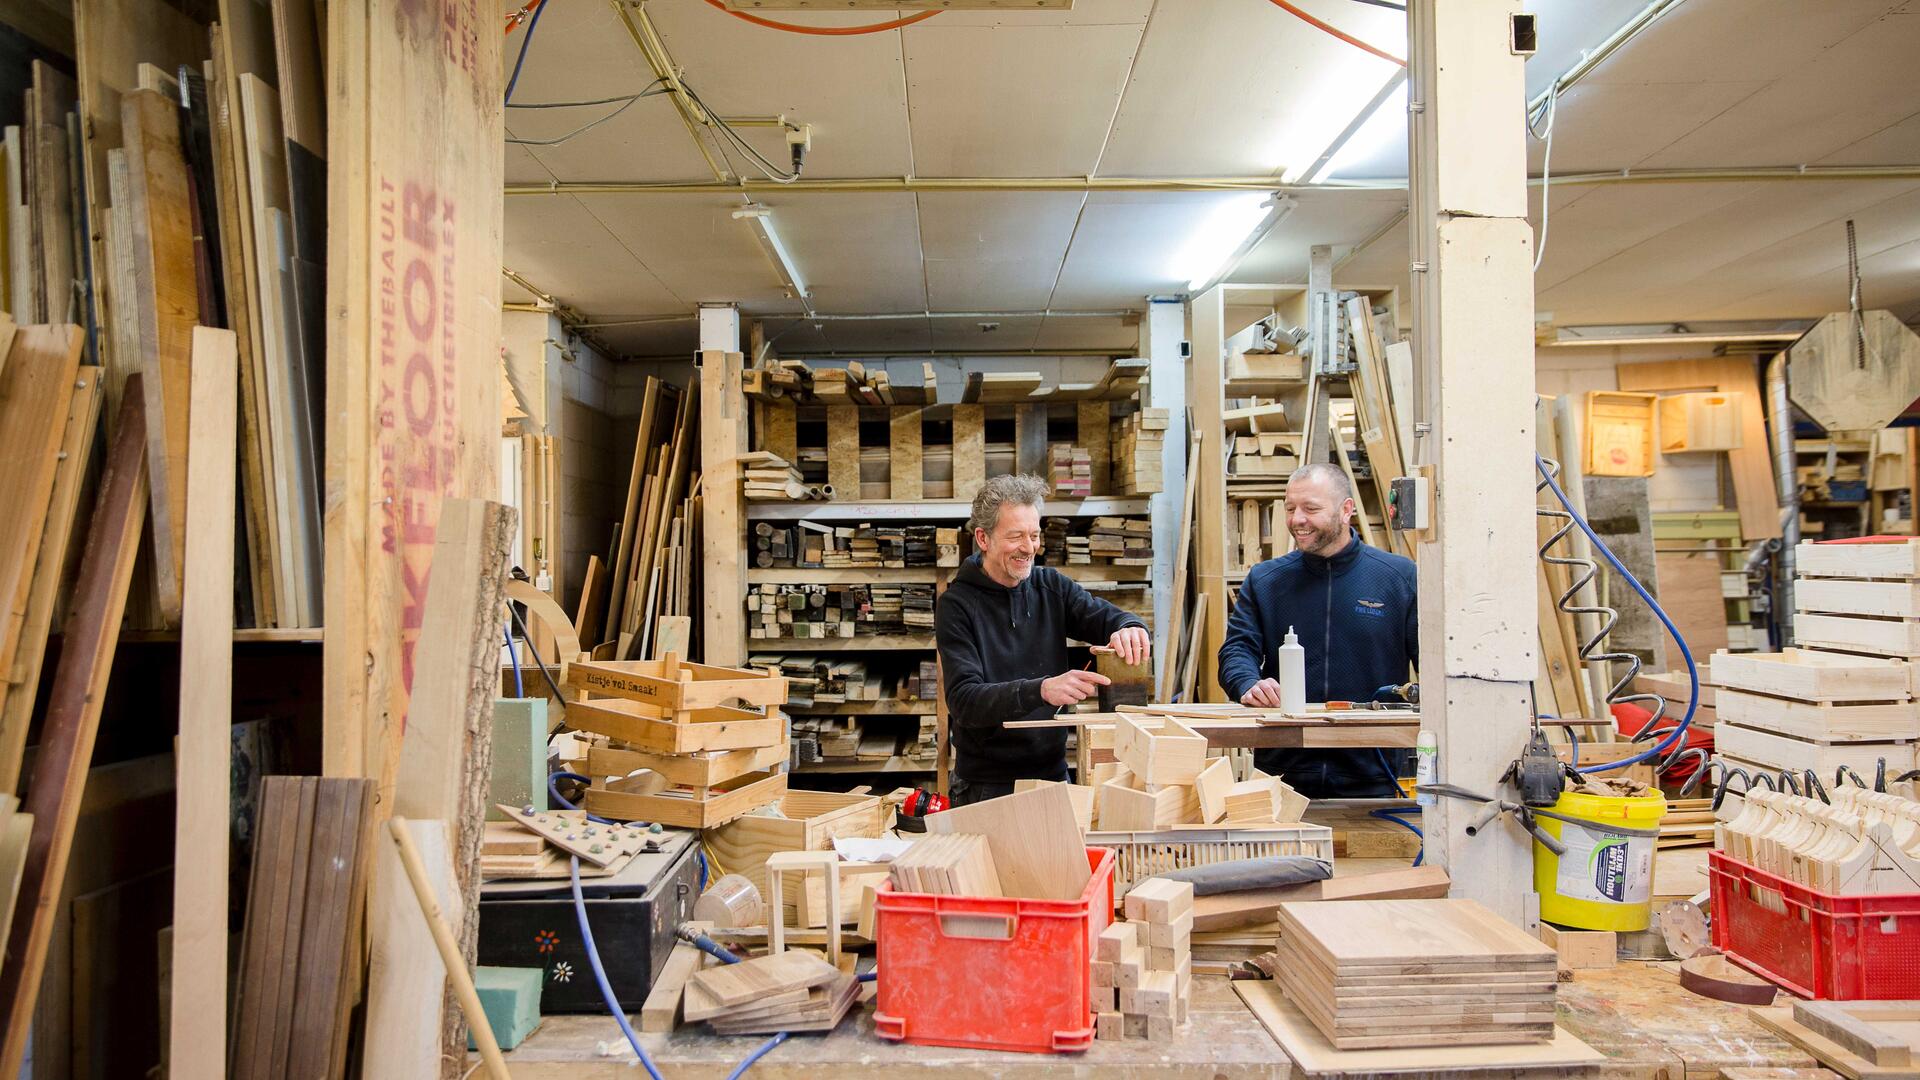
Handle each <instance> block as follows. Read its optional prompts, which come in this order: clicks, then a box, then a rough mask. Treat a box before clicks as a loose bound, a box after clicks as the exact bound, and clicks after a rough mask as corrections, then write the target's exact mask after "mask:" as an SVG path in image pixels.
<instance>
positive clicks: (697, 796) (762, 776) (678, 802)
mask: <svg viewBox="0 0 1920 1080" xmlns="http://www.w3.org/2000/svg"><path fill="white" fill-rule="evenodd" d="M786 793H787V774H786V773H785V772H760V773H748V774H747V775H745V776H737V777H734V778H733V779H732V780H728V781H725V782H723V783H721V784H719V785H716V786H715V787H712V788H692V789H683V790H681V791H673V792H660V793H657V794H654V795H635V794H632V793H631V792H625V791H608V790H606V789H604V788H596V787H590V788H588V789H587V812H588V813H592V814H599V815H600V816H601V817H608V818H613V819H614V820H616V821H657V822H659V823H660V824H662V825H669V826H672V827H674V828H676V829H713V828H718V827H719V826H721V825H724V824H726V823H727V822H729V821H732V820H734V819H735V818H738V817H740V816H741V815H743V814H750V813H752V812H753V811H755V810H758V809H760V808H761V807H763V806H765V805H767V804H768V803H772V802H778V801H779V800H780V797H781V796H783V795H785V794H786Z"/></svg>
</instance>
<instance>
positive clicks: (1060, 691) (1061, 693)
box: [1040, 671, 1279, 708]
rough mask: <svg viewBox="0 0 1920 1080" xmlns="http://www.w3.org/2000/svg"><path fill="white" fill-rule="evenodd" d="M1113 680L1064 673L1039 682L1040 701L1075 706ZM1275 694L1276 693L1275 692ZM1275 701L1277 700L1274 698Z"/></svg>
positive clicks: (1092, 673) (1095, 674) (1089, 673)
mask: <svg viewBox="0 0 1920 1080" xmlns="http://www.w3.org/2000/svg"><path fill="white" fill-rule="evenodd" d="M1112 683H1113V680H1112V679H1109V678H1107V677H1106V676H1105V675H1102V674H1100V673H1099V672H1097V671H1065V672H1061V673H1060V674H1058V675H1055V676H1054V677H1053V678H1051V679H1042V680H1041V681H1040V700H1042V701H1044V702H1046V703H1047V704H1049V705H1052V706H1054V707H1055V708H1058V707H1060V706H1062V705H1075V704H1078V703H1080V702H1082V701H1085V700H1086V699H1088V698H1090V697H1092V696H1093V695H1095V694H1097V693H1099V692H1100V688H1101V687H1103V686H1109V685H1112ZM1275 693H1276V694H1277V693H1278V691H1277V690H1276V691H1275ZM1275 700H1279V699H1278V698H1275Z"/></svg>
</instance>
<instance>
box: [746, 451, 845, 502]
mask: <svg viewBox="0 0 1920 1080" xmlns="http://www.w3.org/2000/svg"><path fill="white" fill-rule="evenodd" d="M738 461H739V463H740V468H741V486H740V491H741V494H742V495H744V496H745V497H746V498H747V499H748V500H749V501H752V502H800V501H803V500H806V499H816V500H817V499H831V498H833V488H832V486H831V485H825V484H813V485H807V484H804V483H802V482H801V478H800V470H799V469H798V468H797V467H795V466H794V465H793V464H791V463H790V462H788V461H787V460H786V459H784V458H782V457H780V456H779V455H778V454H770V453H767V452H766V451H764V450H756V451H753V452H752V453H748V454H742V455H740V457H739V458H738Z"/></svg>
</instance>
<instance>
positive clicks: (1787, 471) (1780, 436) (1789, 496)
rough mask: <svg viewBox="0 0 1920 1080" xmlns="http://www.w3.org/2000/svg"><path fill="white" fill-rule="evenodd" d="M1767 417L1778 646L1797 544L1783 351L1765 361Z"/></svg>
mask: <svg viewBox="0 0 1920 1080" xmlns="http://www.w3.org/2000/svg"><path fill="white" fill-rule="evenodd" d="M1767 406H1768V411H1769V413H1770V414H1771V415H1769V416H1768V417H1767V423H1768V426H1769V427H1770V428H1771V429H1772V434H1773V479H1774V483H1775V484H1776V485H1778V490H1779V494H1780V558H1779V560H1778V561H1777V562H1775V564H1774V579H1773V580H1774V585H1773V611H1774V615H1775V617H1776V618H1777V619H1778V620H1779V623H1780V647H1781V648H1785V647H1787V646H1788V645H1791V644H1793V572H1794V561H1795V560H1794V551H1795V549H1796V548H1798V547H1799V545H1800V477H1799V474H1798V471H1797V470H1796V469H1795V467H1794V457H1793V402H1792V400H1791V399H1790V398H1789V397H1788V394H1787V353H1786V350H1784V349H1783V350H1781V351H1780V352H1777V353H1775V354H1774V355H1773V359H1772V360H1769V361H1767Z"/></svg>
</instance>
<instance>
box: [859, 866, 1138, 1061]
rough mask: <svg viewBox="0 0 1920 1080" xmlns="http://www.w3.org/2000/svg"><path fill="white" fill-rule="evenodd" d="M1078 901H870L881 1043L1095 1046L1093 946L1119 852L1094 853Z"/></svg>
mask: <svg viewBox="0 0 1920 1080" xmlns="http://www.w3.org/2000/svg"><path fill="white" fill-rule="evenodd" d="M1087 864H1088V866H1089V867H1090V868H1091V869H1092V870H1093V878H1092V880H1090V881H1088V882H1087V887H1086V890H1085V891H1084V892H1082V893H1081V894H1080V898H1079V899H1077V900H1027V899H1017V898H1013V897H1006V898H1000V897H983V896H933V895H929V894H926V893H901V892H894V891H893V889H892V883H891V882H883V883H882V884H881V885H880V887H879V889H878V895H877V897H876V899H875V901H874V911H875V930H874V936H875V939H876V940H875V958H876V960H877V966H878V967H879V969H880V977H879V979H878V984H879V985H878V991H879V1000H878V1002H877V1004H876V1008H875V1011H874V1014H873V1029H874V1033H875V1034H876V1035H879V1036H880V1037H881V1038H883V1039H900V1040H904V1041H906V1042H911V1043H925V1044H927V1045H930V1046H969V1047H978V1048H981V1049H986V1050H1021V1051H1025V1052H1027V1053H1035V1054H1047V1053H1065V1052H1068V1051H1074V1050H1085V1049H1086V1048H1087V1047H1089V1046H1091V1045H1092V1044H1093V989H1092V985H1091V982H1090V980H1091V978H1092V963H1093V948H1094V940H1095V939H1096V938H1098V937H1099V936H1100V934H1101V932H1102V931H1104V930H1105V929H1106V928H1107V924H1108V923H1109V922H1111V921H1112V919H1113V867H1114V858H1113V852H1112V851H1111V850H1109V849H1107V848H1088V849H1087Z"/></svg>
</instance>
